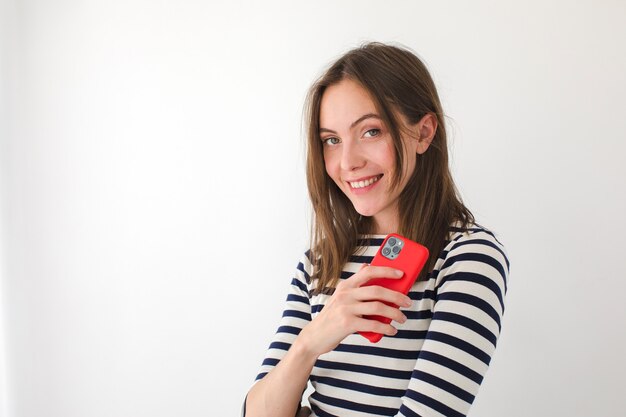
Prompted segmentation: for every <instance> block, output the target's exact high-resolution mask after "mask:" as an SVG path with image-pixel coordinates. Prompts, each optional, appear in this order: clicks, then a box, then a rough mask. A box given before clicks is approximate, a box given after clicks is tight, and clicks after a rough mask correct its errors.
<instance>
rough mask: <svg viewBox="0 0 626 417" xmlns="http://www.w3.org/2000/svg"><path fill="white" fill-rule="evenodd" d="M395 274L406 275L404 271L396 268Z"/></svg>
mask: <svg viewBox="0 0 626 417" xmlns="http://www.w3.org/2000/svg"><path fill="white" fill-rule="evenodd" d="M395 274H396V276H397V277H401V276H402V275H404V272H402V271H400V270H399V269H396V272H395Z"/></svg>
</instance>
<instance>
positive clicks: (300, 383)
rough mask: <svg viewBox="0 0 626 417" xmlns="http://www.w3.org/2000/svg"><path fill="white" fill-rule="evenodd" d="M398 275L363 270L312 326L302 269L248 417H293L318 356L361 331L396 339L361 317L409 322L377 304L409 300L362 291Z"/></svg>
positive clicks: (383, 327) (383, 291)
mask: <svg viewBox="0 0 626 417" xmlns="http://www.w3.org/2000/svg"><path fill="white" fill-rule="evenodd" d="M395 272H396V270H394V269H392V268H385V267H367V268H363V269H361V270H360V271H359V272H357V273H355V274H354V275H353V276H352V277H350V278H349V279H346V280H344V281H342V282H341V283H340V284H339V285H338V286H337V288H336V290H335V293H334V294H333V296H332V297H331V298H330V299H329V301H328V303H327V304H326V305H325V306H324V308H323V310H322V311H321V312H320V313H319V314H318V315H317V316H316V318H315V320H311V307H310V304H309V296H308V288H309V285H310V282H309V280H308V275H307V274H306V273H305V268H304V267H303V264H302V263H301V264H300V265H299V266H298V273H297V274H296V277H295V278H294V280H293V281H292V285H291V291H290V294H289V295H288V297H287V307H286V308H285V311H284V313H283V318H282V321H281V325H280V327H279V328H278V331H277V333H276V336H275V338H274V341H273V342H272V344H271V345H270V349H269V351H268V354H267V357H266V359H265V360H264V361H263V366H262V369H261V373H260V374H259V376H258V377H257V382H256V384H255V385H254V386H253V387H252V389H251V390H250V392H249V393H248V397H247V400H246V413H247V414H246V415H247V417H266V416H271V417H283V416H284V417H293V416H294V415H295V414H296V411H297V408H298V404H299V402H300V399H301V395H302V392H303V391H304V388H305V387H306V383H307V381H308V378H309V375H310V374H311V371H312V369H313V366H314V364H315V361H316V360H317V358H318V356H319V355H321V354H323V353H326V352H329V351H331V350H332V349H334V348H335V347H336V346H337V345H338V344H339V343H340V342H341V341H342V340H343V339H344V338H345V337H346V336H347V335H350V334H352V333H354V332H355V331H374V332H379V333H383V334H388V335H391V334H395V333H396V329H395V328H394V327H392V326H391V325H390V324H383V323H380V322H378V321H374V320H367V319H363V318H362V317H361V316H362V315H366V314H368V315H373V314H377V315H382V316H385V317H389V318H391V319H392V320H396V321H404V320H406V318H405V317H404V315H403V314H402V313H401V312H400V310H399V309H398V308H393V307H389V306H388V305H385V304H384V303H382V302H379V301H371V300H384V301H387V302H390V303H394V304H396V305H404V306H406V305H410V299H409V298H408V297H406V296H404V295H403V294H400V293H398V292H395V291H391V290H388V289H385V288H381V287H374V286H372V287H361V285H363V284H364V283H365V282H367V281H368V280H369V279H371V278H375V277H383V276H387V277H389V276H394V275H393V274H394V273H395ZM399 275H402V274H401V273H400V274H399ZM259 380H260V381H259Z"/></svg>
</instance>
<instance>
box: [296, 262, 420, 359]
mask: <svg viewBox="0 0 626 417" xmlns="http://www.w3.org/2000/svg"><path fill="white" fill-rule="evenodd" d="M402 275H403V272H402V271H400V270H398V269H395V268H390V267H383V266H370V265H365V266H363V267H362V268H361V269H360V270H359V272H357V273H355V274H354V275H352V276H351V277H350V278H348V279H346V280H344V281H342V282H340V283H339V284H338V285H337V288H336V289H335V293H334V294H333V295H332V297H330V299H329V300H328V302H327V303H326V305H325V306H324V308H323V309H322V311H321V312H320V313H319V314H318V315H317V317H315V319H313V320H312V321H311V323H309V324H308V325H307V326H305V327H304V328H303V329H302V331H301V332H300V336H299V337H298V339H296V342H300V343H302V344H303V345H304V349H305V351H306V352H308V353H309V354H311V355H313V356H314V357H315V358H317V357H318V356H319V355H321V354H323V353H326V352H330V351H331V350H333V349H334V348H335V347H337V345H338V344H339V343H340V342H341V341H342V340H343V339H345V337H346V336H348V335H350V334H352V333H354V332H358V331H361V332H363V331H369V332H376V333H382V334H384V335H388V336H393V335H394V334H396V333H397V330H396V329H395V328H394V327H393V326H392V325H391V324H384V323H381V322H379V321H378V320H369V319H365V318H363V316H365V315H378V316H383V317H388V318H390V319H391V320H395V321H397V322H399V323H404V322H405V321H406V316H405V315H404V314H403V313H402V312H401V311H400V309H399V308H398V307H392V306H389V305H387V304H385V303H384V302H387V303H391V304H395V305H398V306H404V307H409V306H410V305H411V299H410V298H409V297H407V296H406V295H404V294H402V293H400V292H397V291H393V290H390V289H387V288H384V287H380V286H365V287H363V284H365V283H366V282H367V281H369V280H370V279H373V278H401V277H402Z"/></svg>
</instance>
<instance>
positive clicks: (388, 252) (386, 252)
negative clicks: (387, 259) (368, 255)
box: [383, 248, 391, 256]
mask: <svg viewBox="0 0 626 417" xmlns="http://www.w3.org/2000/svg"><path fill="white" fill-rule="evenodd" d="M390 253H391V250H390V249H389V248H384V249H383V255H385V256H387V255H389V254H390Z"/></svg>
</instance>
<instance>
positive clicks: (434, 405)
mask: <svg viewBox="0 0 626 417" xmlns="http://www.w3.org/2000/svg"><path fill="white" fill-rule="evenodd" d="M508 273H509V262H508V259H507V256H506V252H505V250H504V248H503V246H502V245H501V244H500V243H499V242H498V241H497V240H496V238H495V237H494V236H493V235H492V234H491V233H490V232H487V231H480V232H476V233H472V234H464V235H462V236H461V238H460V239H458V240H456V241H454V242H453V243H452V244H451V246H450V249H449V251H448V254H447V256H446V257H445V260H444V261H443V263H442V264H441V267H440V269H439V272H438V274H437V275H436V276H437V278H436V283H435V304H434V307H433V316H432V320H431V323H430V326H429V328H428V332H427V334H426V337H425V340H424V344H423V345H422V348H421V351H420V353H419V356H418V359H417V361H416V363H415V368H414V370H413V372H412V375H411V380H410V381H409V386H408V388H407V391H406V392H405V394H404V396H403V397H402V406H401V407H400V410H399V411H398V414H397V416H405V417H415V416H421V417H430V416H446V417H457V416H465V415H467V413H468V411H469V409H470V406H471V404H472V402H473V401H474V398H475V396H476V394H477V392H478V389H479V387H480V384H481V382H482V380H483V377H484V375H485V372H486V371H487V368H488V366H489V362H490V361H491V357H492V355H493V353H494V351H495V348H496V342H497V340H498V336H499V335H500V330H501V319H502V315H503V313H504V296H505V294H506V291H507V279H508Z"/></svg>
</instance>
